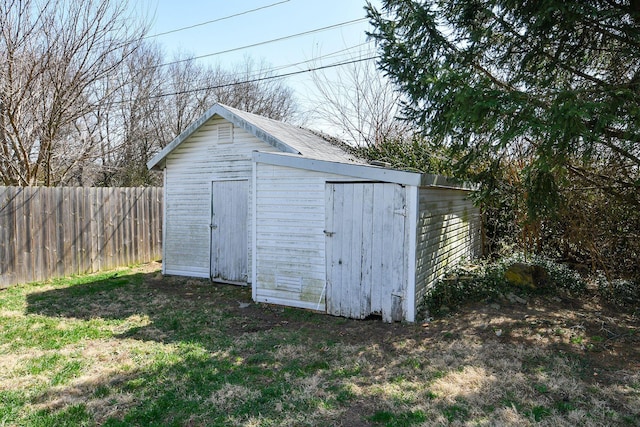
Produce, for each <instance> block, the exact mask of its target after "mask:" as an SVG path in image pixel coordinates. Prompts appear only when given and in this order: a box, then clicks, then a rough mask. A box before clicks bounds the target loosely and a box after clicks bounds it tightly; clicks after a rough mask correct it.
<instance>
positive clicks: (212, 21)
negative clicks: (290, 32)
mask: <svg viewBox="0 0 640 427" xmlns="http://www.w3.org/2000/svg"><path fill="white" fill-rule="evenodd" d="M289 1H291V0H282V1H279V2H276V3H271V4H268V5H266V6H261V7H257V8H255V9H250V10H245V11H244V12H238V13H234V14H233V15H228V16H223V17H222V18H216V19H212V20H210V21H205V22H200V23H198V24H193V25H188V26H186V27H181V28H176V29H174V30H169V31H164V32H162V33H156V34H150V35H148V36H144V37H141V38H140V40H144V39H150V38H152V37H160V36H165V35H167V34H173V33H177V32H180V31H185V30H190V29H192V28H196V27H202V26H204V25H209V24H213V23H215V22H220V21H224V20H226V19H231V18H236V17H238V16H242V15H247V14H249V13H253V12H257V11H259V10H263V9H268V8H270V7H274V6H278V5H280V4H282V3H287V2H289Z"/></svg>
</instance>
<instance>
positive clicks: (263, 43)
mask: <svg viewBox="0 0 640 427" xmlns="http://www.w3.org/2000/svg"><path fill="white" fill-rule="evenodd" d="M365 20H367V18H358V19H353V20H351V21H345V22H341V23H339V24H333V25H329V26H326V27H321V28H316V29H313V30H308V31H303V32H301V33H296V34H290V35H288V36H284V37H278V38H275V39H271V40H265V41H262V42H258V43H253V44H249V45H245V46H240V47H235V48H231V49H226V50H221V51H218V52H213V53H208V54H205V55H199V56H193V57H189V58H185V59H179V60H176V61H171V62H165V63H162V64H158V65H152V66H150V67H147V68H145V70H148V69H155V68H160V67H166V66H168V65H175V64H180V63H182V62H188V61H192V60H195V59H202V58H210V57H212V56H217V55H222V54H225V53H231V52H237V51H239V50H244V49H249V48H252V47H257V46H263V45H266V44H270V43H275V42H280V41H283V40H288V39H292V38H295V37H301V36H306V35H309V34H314V33H319V32H322V31H326V30H331V29H333V28H339V27H343V26H346V25H352V24H356V23H358V22H362V21H365Z"/></svg>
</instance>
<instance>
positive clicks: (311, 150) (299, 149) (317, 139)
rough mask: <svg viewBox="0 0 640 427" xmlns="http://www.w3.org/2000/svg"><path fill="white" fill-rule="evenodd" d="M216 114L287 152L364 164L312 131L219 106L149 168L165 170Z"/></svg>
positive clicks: (158, 155)
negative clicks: (180, 148)
mask: <svg viewBox="0 0 640 427" xmlns="http://www.w3.org/2000/svg"><path fill="white" fill-rule="evenodd" d="M216 115H217V116H220V117H222V118H224V119H225V120H227V121H229V122H231V123H233V124H234V125H235V126H237V127H240V128H242V129H244V130H246V131H247V132H249V133H250V134H252V135H253V136H255V137H256V138H258V139H260V140H261V141H263V142H265V143H267V144H269V145H271V146H273V147H275V148H277V149H278V150H280V151H282V152H284V153H290V154H296V155H300V156H304V157H307V158H311V159H317V160H326V161H333V162H341V163H354V164H363V163H364V162H363V161H362V160H360V159H358V158H356V157H355V156H354V155H352V154H350V153H348V152H347V151H345V150H344V149H343V148H341V147H339V146H338V145H336V144H334V143H331V142H329V141H328V140H327V139H325V138H323V137H321V136H319V135H318V134H316V133H314V132H312V131H310V130H308V129H304V128H301V127H297V126H293V125H290V124H287V123H283V122H279V121H277V120H273V119H269V118H267V117H263V116H259V115H257V114H252V113H247V112H246V111H241V110H238V109H236V108H232V107H229V106H227V105H223V104H219V103H218V104H215V105H214V106H213V107H211V108H210V109H209V110H207V112H206V113H204V114H203V115H202V117H200V118H199V119H198V120H196V121H195V122H193V123H192V124H191V125H190V126H189V127H188V128H186V129H185V130H184V131H183V132H182V133H181V134H180V135H178V136H177V137H176V138H175V139H174V140H173V141H171V142H170V143H169V145H167V146H166V147H165V148H164V149H163V150H162V151H160V152H159V153H158V154H156V155H155V156H154V157H153V158H152V159H151V160H149V162H148V163H147V167H148V168H149V169H152V168H155V167H161V166H162V164H163V163H164V159H165V158H166V157H167V156H168V155H169V154H170V153H171V152H172V151H173V150H175V149H176V148H177V147H178V146H179V145H180V144H182V143H183V142H184V141H185V140H187V139H188V138H189V137H190V136H191V135H192V134H193V133H195V132H196V131H197V130H198V129H200V128H201V127H202V126H203V125H204V124H205V123H206V122H207V121H209V120H210V119H211V118H212V117H214V116H216Z"/></svg>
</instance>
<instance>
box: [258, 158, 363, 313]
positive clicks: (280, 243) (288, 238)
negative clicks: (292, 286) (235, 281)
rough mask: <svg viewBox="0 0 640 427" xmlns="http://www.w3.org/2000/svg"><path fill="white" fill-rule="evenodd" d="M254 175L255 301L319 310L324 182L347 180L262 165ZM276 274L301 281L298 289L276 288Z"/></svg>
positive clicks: (322, 287)
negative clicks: (255, 185) (255, 187)
mask: <svg viewBox="0 0 640 427" xmlns="http://www.w3.org/2000/svg"><path fill="white" fill-rule="evenodd" d="M256 172H257V177H256V178H257V186H258V189H257V190H258V191H257V193H256V194H257V195H258V199H257V200H256V248H257V254H256V266H257V267H256V270H257V271H256V273H257V274H256V279H257V288H256V299H257V300H259V301H260V300H262V301H268V302H273V303H277V304H286V305H289V306H293V307H297V306H303V307H306V308H310V307H312V306H313V308H316V307H317V308H318V309H320V310H324V309H325V302H324V298H325V296H324V292H325V283H326V262H325V239H326V237H325V235H324V228H325V182H326V181H327V180H329V179H331V180H336V179H344V180H351V179H350V178H347V177H340V176H336V175H333V174H323V173H319V172H313V171H307V170H300V169H294V168H287V167H282V166H274V165H266V164H262V163H258V164H257V171H256ZM278 276H281V277H282V276H284V277H301V278H302V289H301V291H300V292H294V291H291V290H288V291H285V290H282V289H278V287H277V280H278V279H277V277H278ZM318 303H320V304H319V305H318Z"/></svg>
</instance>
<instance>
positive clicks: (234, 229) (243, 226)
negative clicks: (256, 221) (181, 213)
mask: <svg viewBox="0 0 640 427" xmlns="http://www.w3.org/2000/svg"><path fill="white" fill-rule="evenodd" d="M248 203H249V181H248V180H246V179H244V180H238V181H214V182H212V183H211V224H210V228H211V278H212V279H215V280H224V281H230V282H246V281H247V250H248V234H247V231H248V226H247V212H248Z"/></svg>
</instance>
